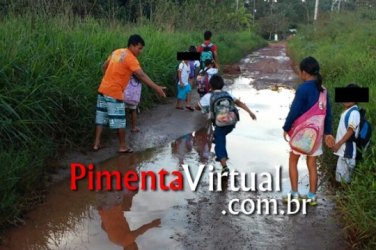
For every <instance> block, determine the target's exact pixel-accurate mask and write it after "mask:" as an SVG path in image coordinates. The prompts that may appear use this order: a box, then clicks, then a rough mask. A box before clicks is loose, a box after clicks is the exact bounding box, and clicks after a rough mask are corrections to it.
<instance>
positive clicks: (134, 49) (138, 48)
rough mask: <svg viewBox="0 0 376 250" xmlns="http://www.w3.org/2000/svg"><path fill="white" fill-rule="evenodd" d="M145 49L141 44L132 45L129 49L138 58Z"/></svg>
mask: <svg viewBox="0 0 376 250" xmlns="http://www.w3.org/2000/svg"><path fill="white" fill-rule="evenodd" d="M143 48H144V46H142V44H141V43H138V44H137V45H132V44H131V45H130V46H129V47H128V49H129V50H130V51H131V52H132V53H133V55H134V56H135V57H138V56H139V55H140V54H141V52H142V49H143Z"/></svg>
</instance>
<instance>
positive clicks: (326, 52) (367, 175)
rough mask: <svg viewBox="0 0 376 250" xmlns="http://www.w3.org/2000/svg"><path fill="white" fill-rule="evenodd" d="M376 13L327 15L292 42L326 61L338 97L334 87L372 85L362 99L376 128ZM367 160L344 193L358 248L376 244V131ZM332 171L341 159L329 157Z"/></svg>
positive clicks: (298, 52) (294, 49)
mask: <svg viewBox="0 0 376 250" xmlns="http://www.w3.org/2000/svg"><path fill="white" fill-rule="evenodd" d="M375 21H376V15H375V13H372V12H370V11H366V12H365V11H362V12H359V13H356V14H354V13H344V14H343V15H340V16H332V17H331V18H323V19H322V20H321V21H319V22H318V23H317V24H316V25H315V31H314V32H313V31H312V27H306V28H305V29H304V30H302V31H300V32H299V34H298V35H297V36H296V38H295V39H293V40H291V41H290V42H289V50H290V52H291V54H292V55H293V57H294V59H295V60H296V61H297V62H299V61H300V60H301V59H302V58H304V57H305V56H308V55H312V56H314V57H315V58H317V59H318V60H319V62H320V64H321V68H322V75H323V77H324V85H325V86H326V87H327V88H328V89H329V92H330V94H331V99H332V101H334V88H335V87H344V86H346V85H347V84H348V83H351V82H355V83H358V84H359V85H361V86H362V87H368V88H369V95H370V102H369V103H360V106H361V107H364V108H365V109H366V110H367V117H368V120H369V121H370V122H371V124H373V129H374V130H375V128H376V126H375V125H376V115H375V114H376V98H375V97H376V85H375V79H376V29H375ZM341 111H342V105H341V104H340V103H335V104H334V110H333V115H334V121H333V129H334V132H335V131H336V129H337V126H338V121H339V117H340V114H341ZM372 140H373V144H372V146H371V147H370V148H369V149H368V151H367V156H366V159H365V160H364V161H363V162H361V163H360V164H359V165H358V166H357V167H356V170H355V173H354V175H353V177H352V182H351V184H350V185H344V191H343V192H338V195H337V198H338V199H337V200H338V204H339V212H340V213H341V215H342V218H343V223H344V225H345V228H346V230H347V232H348V237H349V240H350V243H351V244H352V246H353V247H359V248H364V247H366V248H369V249H375V248H376V209H375V204H376V146H375V145H376V133H375V131H374V132H373V137H372ZM325 161H326V163H327V164H324V165H326V166H327V167H326V168H327V169H326V171H328V172H329V173H331V174H332V179H333V175H334V172H335V164H336V162H335V159H334V158H333V157H332V156H331V155H330V154H329V153H328V154H327V155H326V157H325Z"/></svg>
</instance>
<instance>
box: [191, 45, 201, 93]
mask: <svg viewBox="0 0 376 250" xmlns="http://www.w3.org/2000/svg"><path fill="white" fill-rule="evenodd" d="M188 51H189V52H197V50H196V47H195V46H194V45H191V46H190V47H189V49H188ZM189 68H190V72H189V83H190V84H191V88H192V89H193V88H194V86H195V80H196V76H197V69H199V68H200V61H198V60H195V61H189Z"/></svg>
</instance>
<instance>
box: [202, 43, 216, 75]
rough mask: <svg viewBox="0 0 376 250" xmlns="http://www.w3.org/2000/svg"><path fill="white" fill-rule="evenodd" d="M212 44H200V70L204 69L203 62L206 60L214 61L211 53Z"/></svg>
mask: <svg viewBox="0 0 376 250" xmlns="http://www.w3.org/2000/svg"><path fill="white" fill-rule="evenodd" d="M213 45H214V44H212V43H209V44H208V45H205V44H204V43H203V44H201V47H202V49H203V50H202V52H201V55H200V63H201V68H202V69H203V68H205V61H206V60H213V59H214V54H213V51H212V47H213Z"/></svg>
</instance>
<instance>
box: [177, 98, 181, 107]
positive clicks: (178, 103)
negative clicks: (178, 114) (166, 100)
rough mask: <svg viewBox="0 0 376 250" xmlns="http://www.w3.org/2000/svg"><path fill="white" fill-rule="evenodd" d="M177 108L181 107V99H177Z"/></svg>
mask: <svg viewBox="0 0 376 250" xmlns="http://www.w3.org/2000/svg"><path fill="white" fill-rule="evenodd" d="M176 108H181V101H180V100H179V99H177V100H176Z"/></svg>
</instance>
